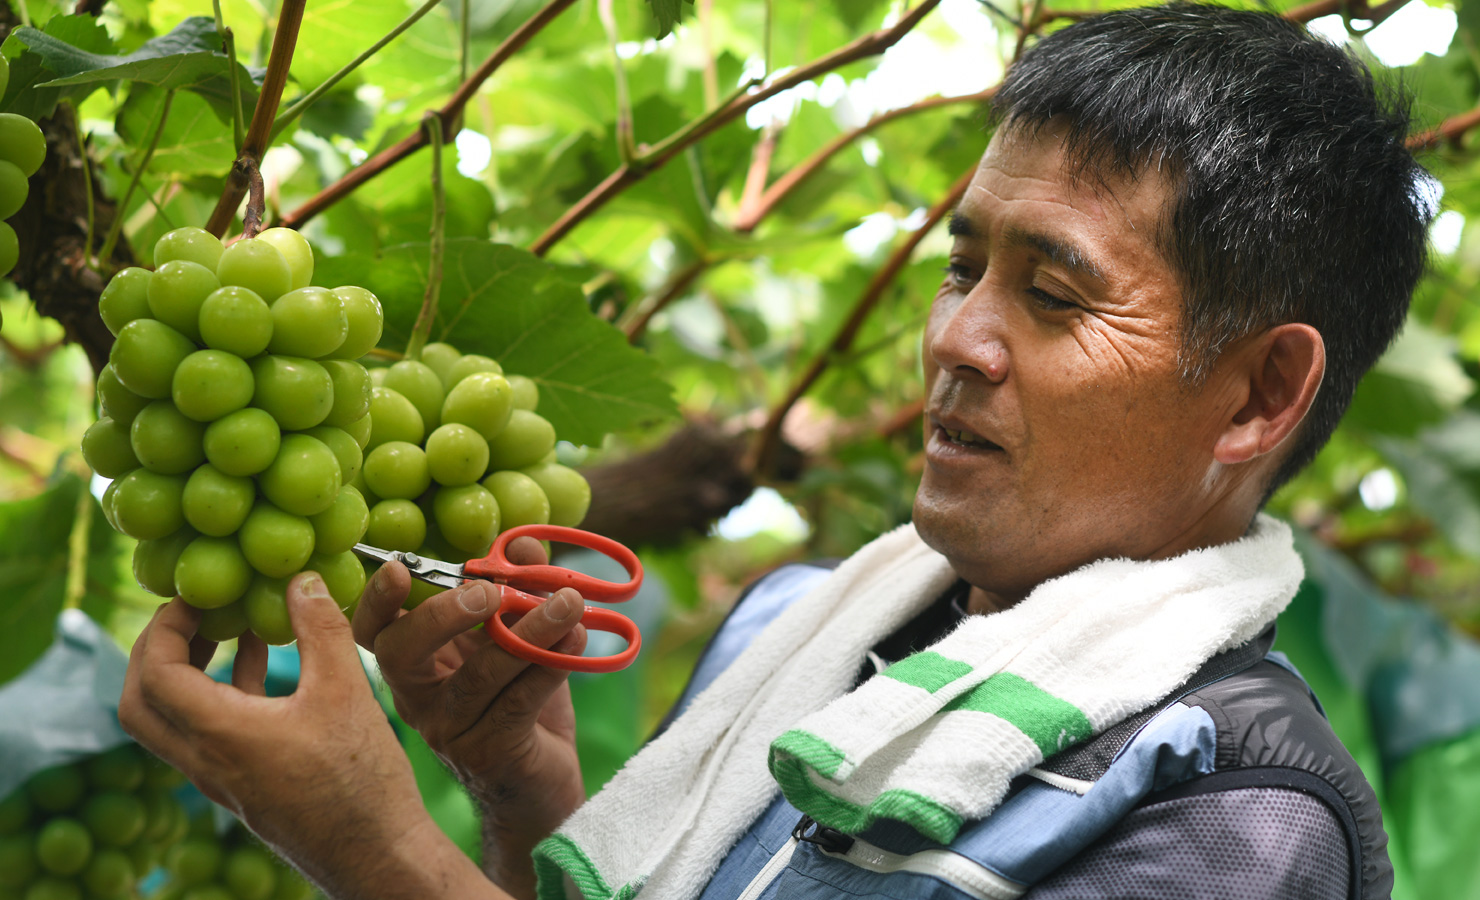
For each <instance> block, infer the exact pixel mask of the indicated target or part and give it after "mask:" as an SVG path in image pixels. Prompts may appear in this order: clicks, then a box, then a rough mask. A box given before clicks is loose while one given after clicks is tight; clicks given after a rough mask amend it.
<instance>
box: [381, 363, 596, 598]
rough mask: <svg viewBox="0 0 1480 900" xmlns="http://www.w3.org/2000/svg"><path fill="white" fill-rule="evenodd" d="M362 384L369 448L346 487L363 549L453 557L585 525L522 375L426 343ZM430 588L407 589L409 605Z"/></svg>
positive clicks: (578, 481)
mask: <svg viewBox="0 0 1480 900" xmlns="http://www.w3.org/2000/svg"><path fill="white" fill-rule="evenodd" d="M371 380H372V381H374V382H375V387H374V389H373V391H372V396H371V400H370V421H371V428H370V441H369V443H368V444H366V445H365V463H364V465H363V466H362V467H361V468H360V473H359V475H358V476H357V477H356V478H355V480H354V481H353V482H352V484H353V485H354V486H355V487H356V488H358V489H359V491H360V493H361V494H362V495H364V497H365V500H366V502H368V503H369V504H370V526H369V528H368V529H367V530H366V532H365V541H366V542H367V543H370V544H373V545H375V546H377V547H384V548H386V549H390V550H410V551H416V552H419V553H422V554H424V555H426V556H430V557H432V558H435V559H446V560H454V561H462V560H465V559H472V558H474V557H478V556H482V555H483V554H485V553H487V552H488V548H489V546H490V545H491V544H492V543H493V539H494V538H495V537H497V536H498V533H499V532H500V531H502V530H505V529H509V528H513V527H515V526H517V525H528V524H536V523H537V524H546V523H549V524H553V525H568V526H575V525H578V524H580V522H581V520H582V519H583V518H585V516H586V509H587V507H589V506H590V504H591V488H590V486H589V485H588V484H587V483H586V479H585V478H583V477H581V474H580V473H579V472H576V471H575V470H574V469H570V468H567V467H565V466H562V465H560V464H559V463H557V462H555V429H554V427H553V426H551V425H550V423H549V421H548V420H546V419H545V418H544V417H543V416H541V415H539V414H538V413H537V412H535V409H536V408H537V407H538V405H539V389H538V387H537V386H536V385H535V383H534V382H533V381H531V380H530V379H528V378H525V377H523V376H520V375H505V374H504V373H503V369H502V368H501V367H500V366H499V364H498V363H497V362H495V361H494V360H492V359H490V358H488V357H486V356H479V355H477V354H471V353H470V354H468V355H466V356H464V355H462V354H461V353H459V352H458V351H457V350H456V349H455V348H453V347H452V346H450V345H448V344H441V343H434V344H428V345H427V346H426V347H425V349H423V350H422V355H421V360H420V361H419V362H418V361H412V360H402V361H401V362H398V363H396V364H395V365H392V366H390V367H388V368H382V369H375V370H372V372H371ZM434 591H435V588H432V587H430V586H429V585H423V584H421V583H420V582H416V583H414V585H413V593H412V602H419V601H420V600H421V599H425V597H426V596H429V595H430V593H432V592H434Z"/></svg>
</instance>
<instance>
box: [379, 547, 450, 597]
mask: <svg viewBox="0 0 1480 900" xmlns="http://www.w3.org/2000/svg"><path fill="white" fill-rule="evenodd" d="M354 551H355V553H357V554H359V555H360V556H363V557H365V558H366V559H373V560H376V561H377V562H381V563H387V562H390V561H391V560H395V561H396V562H398V563H400V564H401V565H403V566H405V567H406V570H407V571H408V572H410V573H411V577H412V578H416V579H418V580H421V581H425V582H426V583H428V584H435V585H436V586H438V587H442V588H455V587H457V586H458V585H460V584H462V583H463V581H464V580H465V579H466V577H467V576H465V575H464V574H463V565H462V563H450V562H443V561H442V560H440V559H432V558H430V557H426V556H420V555H418V554H415V553H407V552H405V551H403V550H382V549H381V548H379V547H372V546H370V545H369V544H355V547H354Z"/></svg>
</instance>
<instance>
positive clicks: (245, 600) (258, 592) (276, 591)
mask: <svg viewBox="0 0 1480 900" xmlns="http://www.w3.org/2000/svg"><path fill="white" fill-rule="evenodd" d="M305 561H306V558H305ZM295 571H296V569H295ZM287 592H288V579H286V578H268V577H267V576H265V575H258V576H257V577H256V578H254V579H252V586H251V587H249V588H247V593H246V594H245V595H244V596H243V597H242V607H243V608H244V609H246V611H247V622H248V623H250V624H251V626H252V631H253V632H254V633H255V634H256V635H257V636H258V637H260V638H262V640H264V641H266V642H267V643H269V644H279V645H281V644H291V643H293V638H294V635H293V621H292V619H291V618H290V617H289V615H288V596H287Z"/></svg>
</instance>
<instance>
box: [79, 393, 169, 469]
mask: <svg viewBox="0 0 1480 900" xmlns="http://www.w3.org/2000/svg"><path fill="white" fill-rule="evenodd" d="M155 402H159V401H155ZM82 458H83V459H84V460H85V461H86V462H87V465H88V467H89V468H91V469H92V470H93V471H94V472H96V473H98V474H99V475H101V476H103V477H104V478H118V477H120V476H122V475H126V474H128V473H129V472H132V471H133V470H134V469H137V468H138V467H139V457H138V456H137V455H135V454H134V448H133V444H132V442H131V441H130V439H129V426H127V425H120V424H119V423H117V422H115V421H113V420H112V419H108V418H102V419H99V420H97V421H96V422H94V423H92V424H91V425H89V426H88V427H87V431H84V432H83V433H82Z"/></svg>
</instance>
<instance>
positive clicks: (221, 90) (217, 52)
mask: <svg viewBox="0 0 1480 900" xmlns="http://www.w3.org/2000/svg"><path fill="white" fill-rule="evenodd" d="M17 35H18V36H19V37H20V38H21V40H22V41H24V42H25V44H26V45H27V46H28V47H30V48H31V49H32V50H33V51H35V52H36V53H37V54H39V55H40V56H41V58H42V61H43V63H44V64H45V65H46V67H47V69H49V70H50V71H52V72H53V73H55V74H56V75H57V76H59V77H56V78H53V79H52V80H50V81H45V82H42V83H41V84H40V85H38V86H39V87H43V88H80V89H82V90H80V91H79V92H78V94H77V96H82V95H85V94H86V93H90V92H91V91H92V89H94V88H97V87H101V86H102V85H104V84H106V83H108V82H112V81H132V82H139V83H143V84H148V85H153V86H154V87H158V88H160V89H162V90H180V89H188V90H193V91H195V92H196V93H200V94H202V95H203V96H206V97H207V98H208V99H211V100H212V101H214V102H219V103H225V102H226V101H228V100H229V98H230V74H231V61H230V60H229V59H227V58H226V56H225V54H223V53H222V52H221V39H220V37H219V36H218V35H217V34H216V24H215V22H214V21H212V20H211V19H209V18H206V17H205V16H191V17H190V18H188V19H186V20H185V21H183V22H181V23H180V24H179V25H177V26H176V27H175V29H174V30H173V31H171V32H170V33H169V34H165V35H161V36H160V37H157V38H154V39H153V40H151V41H148V42H147V43H145V44H144V45H143V46H142V47H140V48H139V49H138V50H135V51H134V52H133V53H129V54H127V55H123V56H118V55H113V54H104V53H95V52H90V51H88V50H87V49H85V48H83V47H79V46H75V45H73V44H71V43H69V42H67V41H65V40H61V39H59V38H57V37H55V36H52V35H50V34H44V33H42V32H39V31H36V30H35V29H34V28H31V29H28V28H22V29H18V31H17ZM238 68H239V72H240V75H241V78H240V80H241V84H242V85H243V86H244V87H251V86H252V85H253V84H254V83H260V81H261V78H262V75H263V70H256V71H253V70H251V69H248V68H247V67H245V66H242V65H241V64H240V63H238ZM246 99H247V98H244V102H245V101H246ZM248 108H250V107H248Z"/></svg>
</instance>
